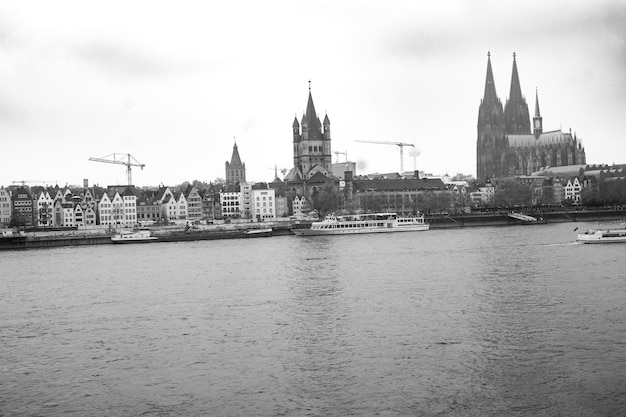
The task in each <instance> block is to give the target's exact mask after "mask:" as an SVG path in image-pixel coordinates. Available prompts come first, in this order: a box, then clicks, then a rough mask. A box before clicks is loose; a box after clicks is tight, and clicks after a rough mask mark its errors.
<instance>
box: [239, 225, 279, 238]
mask: <svg viewBox="0 0 626 417" xmlns="http://www.w3.org/2000/svg"><path fill="white" fill-rule="evenodd" d="M245 233H246V236H248V237H270V236H272V228H271V227H268V228H264V229H248V230H246V232H245Z"/></svg>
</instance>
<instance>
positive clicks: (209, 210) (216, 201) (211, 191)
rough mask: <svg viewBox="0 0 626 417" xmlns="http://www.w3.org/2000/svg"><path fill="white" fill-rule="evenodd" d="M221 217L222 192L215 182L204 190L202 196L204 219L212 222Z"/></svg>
mask: <svg viewBox="0 0 626 417" xmlns="http://www.w3.org/2000/svg"><path fill="white" fill-rule="evenodd" d="M221 218H222V207H221V204H220V193H219V190H217V188H216V186H215V185H214V184H210V185H209V188H208V189H207V190H204V193H203V196H202V219H203V220H205V221H206V222H207V223H209V224H210V223H213V221H214V220H216V219H221Z"/></svg>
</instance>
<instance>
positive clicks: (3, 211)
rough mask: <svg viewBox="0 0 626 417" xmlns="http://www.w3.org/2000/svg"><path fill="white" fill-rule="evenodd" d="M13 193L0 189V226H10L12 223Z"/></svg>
mask: <svg viewBox="0 0 626 417" xmlns="http://www.w3.org/2000/svg"><path fill="white" fill-rule="evenodd" d="M11 206H12V205H11V193H9V190H7V189H6V188H4V187H3V186H2V187H0V226H8V225H9V223H11Z"/></svg>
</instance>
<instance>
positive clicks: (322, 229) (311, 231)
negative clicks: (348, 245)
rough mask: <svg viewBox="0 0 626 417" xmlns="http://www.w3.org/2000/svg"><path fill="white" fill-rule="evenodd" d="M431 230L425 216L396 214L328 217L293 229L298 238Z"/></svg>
mask: <svg viewBox="0 0 626 417" xmlns="http://www.w3.org/2000/svg"><path fill="white" fill-rule="evenodd" d="M428 229H429V224H428V223H426V222H425V221H424V215H421V216H414V217H398V215H397V214H396V213H371V214H353V215H345V216H334V215H331V216H327V217H326V218H325V219H324V220H323V221H321V222H313V223H312V224H311V227H310V228H293V229H292V232H293V234H295V235H296V236H321V235H348V234H364V233H392V232H416V231H424V230H428Z"/></svg>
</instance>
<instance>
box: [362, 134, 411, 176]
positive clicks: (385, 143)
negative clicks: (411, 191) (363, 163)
mask: <svg viewBox="0 0 626 417" xmlns="http://www.w3.org/2000/svg"><path fill="white" fill-rule="evenodd" d="M355 142H363V143H377V144H379V145H394V146H397V147H399V148H400V173H401V174H402V173H403V172H404V147H405V146H412V147H415V145H413V144H412V143H404V142H388V141H382V140H359V139H357V140H356V141H355Z"/></svg>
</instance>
